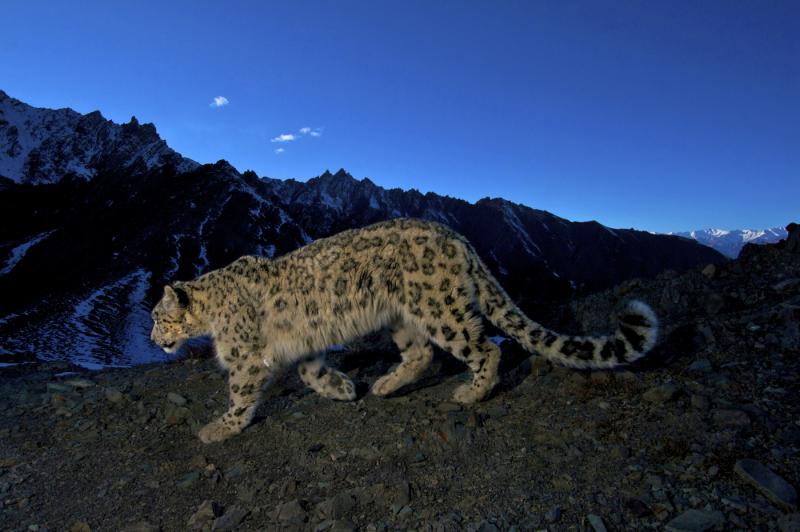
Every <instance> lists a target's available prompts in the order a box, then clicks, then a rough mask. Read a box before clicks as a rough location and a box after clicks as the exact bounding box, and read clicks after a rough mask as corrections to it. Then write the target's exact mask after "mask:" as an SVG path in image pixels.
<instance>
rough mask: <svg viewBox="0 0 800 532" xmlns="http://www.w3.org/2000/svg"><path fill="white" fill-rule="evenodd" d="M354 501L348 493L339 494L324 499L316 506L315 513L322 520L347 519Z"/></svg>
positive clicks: (354, 503)
mask: <svg viewBox="0 0 800 532" xmlns="http://www.w3.org/2000/svg"><path fill="white" fill-rule="evenodd" d="M355 505H356V501H355V500H354V499H353V496H352V495H350V494H349V493H339V494H338V495H336V496H334V497H331V498H330V499H326V500H324V501H322V502H321V503H319V504H318V505H317V513H318V514H319V516H320V517H322V518H328V519H334V520H336V519H341V518H343V517H347V516H348V514H349V513H350V511H351V510H352V509H353V507H354V506H355Z"/></svg>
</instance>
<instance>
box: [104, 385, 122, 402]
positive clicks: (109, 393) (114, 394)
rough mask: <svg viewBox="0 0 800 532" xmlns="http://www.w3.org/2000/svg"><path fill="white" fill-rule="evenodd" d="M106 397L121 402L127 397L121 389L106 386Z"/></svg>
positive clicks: (111, 400)
mask: <svg viewBox="0 0 800 532" xmlns="http://www.w3.org/2000/svg"><path fill="white" fill-rule="evenodd" d="M105 396H106V399H108V400H109V401H110V402H112V403H119V402H121V401H122V399H123V398H124V397H125V396H124V395H123V394H122V392H121V391H119V390H117V389H116V388H106V391H105Z"/></svg>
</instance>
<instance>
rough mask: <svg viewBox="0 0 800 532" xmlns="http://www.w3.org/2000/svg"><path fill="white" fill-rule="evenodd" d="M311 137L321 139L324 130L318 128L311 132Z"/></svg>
mask: <svg viewBox="0 0 800 532" xmlns="http://www.w3.org/2000/svg"><path fill="white" fill-rule="evenodd" d="M309 135H311V136H312V137H321V136H322V129H320V128H317V129H315V130H314V131H311V132H309Z"/></svg>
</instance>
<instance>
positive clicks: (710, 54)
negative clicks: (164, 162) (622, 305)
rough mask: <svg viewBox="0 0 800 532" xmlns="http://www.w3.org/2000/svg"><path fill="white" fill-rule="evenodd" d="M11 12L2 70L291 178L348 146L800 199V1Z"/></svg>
mask: <svg viewBox="0 0 800 532" xmlns="http://www.w3.org/2000/svg"><path fill="white" fill-rule="evenodd" d="M0 13H2V19H3V21H4V23H3V24H2V26H3V30H2V32H0V89H3V90H5V91H6V92H7V93H8V94H9V95H11V96H13V97H15V98H18V99H21V100H23V101H25V102H27V103H30V104H32V105H36V106H44V107H72V108H74V109H76V110H78V111H80V112H84V113H85V112H89V111H92V110H95V109H99V110H100V111H101V112H102V113H103V115H104V116H106V117H107V118H111V119H113V120H114V121H118V122H119V121H128V120H129V119H130V117H131V115H136V117H137V118H138V119H139V120H140V121H141V122H153V123H154V124H155V125H156V127H157V129H158V131H159V133H160V134H161V135H162V137H164V138H165V139H166V140H167V142H168V143H169V144H170V145H171V146H172V147H173V148H175V149H176V150H178V151H179V152H181V153H183V154H184V155H186V156H188V157H191V158H193V159H195V160H197V161H199V162H213V161H216V160H217V159H220V158H224V159H227V160H229V161H230V162H231V163H232V164H234V165H235V166H236V167H237V168H239V169H240V170H246V169H253V170H255V171H256V172H257V173H258V174H259V175H267V176H270V177H279V178H290V177H293V178H296V179H300V180H306V179H308V178H311V177H313V176H315V175H319V174H320V173H322V172H323V171H324V170H325V169H331V170H337V169H338V168H340V167H343V168H345V169H346V170H348V171H349V172H350V173H351V174H353V175H354V176H355V177H357V178H362V177H365V176H367V177H369V178H370V179H372V180H373V181H375V182H376V183H377V184H379V185H382V186H385V187H402V188H416V189H418V190H421V191H423V192H426V191H434V192H437V193H441V194H447V195H451V196H456V197H460V198H464V199H467V200H470V201H475V200H477V199H479V198H481V197H485V196H493V197H495V196H501V197H504V198H507V199H510V200H512V201H516V202H519V203H524V204H526V205H529V206H531V207H534V208H539V209H545V210H548V211H551V212H553V213H554V214H557V215H559V216H563V217H565V218H569V219H572V220H598V221H600V222H601V223H604V224H606V225H609V226H612V227H636V228H640V229H647V230H652V231H679V230H687V229H699V228H704V227H722V228H729V229H731V228H743V227H752V228H761V227H770V226H777V225H785V224H786V223H787V222H789V221H790V220H795V221H797V220H798V219H800V2H797V1H791V0H790V1H786V2H774V1H768V0H764V1H760V0H753V1H735V0H719V1H706V0H700V1H697V0H691V1H671V0H670V1H659V2H655V1H653V2H651V1H626V0H618V1H586V2H573V1H568V0H561V1H551V2H538V1H533V0H526V1H504V0H486V1H470V0H457V1H456V0H453V1H441V2H439V1H434V0H424V1H416V0H403V1H399V2H393V1H388V0H386V1H384V0H380V1H377V2H374V1H366V0H364V1H359V2H355V1H349V0H336V1H312V0H285V1H282V2H267V1H252V2H244V1H229V2H203V1H190V0H186V1H164V2H153V1H149V0H147V1H144V0H139V1H136V2H116V1H111V2H110V1H108V0H102V1H92V2H89V1H70V2H64V1H60V0H53V1H49V2H45V1H39V0H4V1H3V2H2V5H1V6H0ZM218 96H222V97H224V98H225V99H226V101H227V104H225V105H221V106H213V105H212V102H213V101H214V98H215V97H218ZM219 102H222V100H219ZM301 128H311V130H310V132H307V133H305V134H304V133H301V132H300V129H301ZM312 133H316V134H317V136H314V135H312ZM280 135H294V136H295V137H296V138H295V139H294V140H286V141H284V142H273V141H272V140H273V139H276V138H279V137H280ZM284 138H287V137H284ZM280 148H282V149H283V150H284V151H282V152H277V151H276V150H279V149H280Z"/></svg>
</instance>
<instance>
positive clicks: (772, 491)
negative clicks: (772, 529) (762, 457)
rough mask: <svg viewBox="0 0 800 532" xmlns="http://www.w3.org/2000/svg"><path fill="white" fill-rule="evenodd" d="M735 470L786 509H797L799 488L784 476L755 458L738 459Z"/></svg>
mask: <svg viewBox="0 0 800 532" xmlns="http://www.w3.org/2000/svg"><path fill="white" fill-rule="evenodd" d="M733 470H734V471H736V473H737V474H738V475H739V476H740V477H742V478H743V479H744V480H746V481H747V482H749V483H750V484H752V485H753V486H755V487H756V489H758V490H759V491H760V492H761V493H763V494H764V495H766V496H767V498H768V499H769V500H771V501H772V502H774V503H775V504H777V505H778V506H780V507H782V508H784V509H786V510H796V509H797V490H795V488H794V486H792V485H791V484H789V483H788V482H786V481H785V480H784V479H783V478H781V477H780V476H778V475H776V474H775V473H773V472H772V470H771V469H769V468H768V467H766V466H765V465H763V464H762V463H760V462H757V461H755V460H749V459H748V460H738V461H737V462H736V465H735V466H734V469H733Z"/></svg>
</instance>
